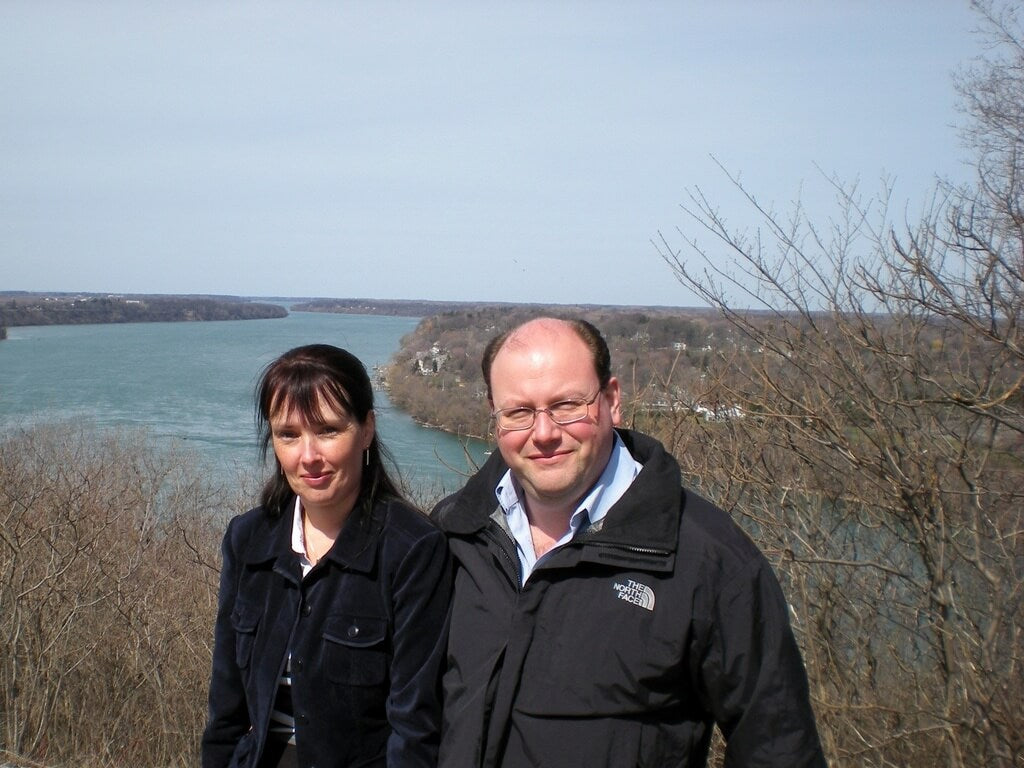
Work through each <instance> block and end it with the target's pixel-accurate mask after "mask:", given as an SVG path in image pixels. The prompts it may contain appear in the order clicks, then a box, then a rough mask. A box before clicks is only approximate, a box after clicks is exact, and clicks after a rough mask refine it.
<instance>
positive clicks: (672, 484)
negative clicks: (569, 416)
mask: <svg viewBox="0 0 1024 768" xmlns="http://www.w3.org/2000/svg"><path fill="white" fill-rule="evenodd" d="M616 431H617V432H618V433H619V437H621V438H622V441H623V442H624V443H625V445H626V448H627V449H628V450H629V452H630V454H632V456H633V458H634V459H636V460H637V461H638V462H639V463H640V464H642V465H643V469H642V470H641V472H640V474H639V475H637V477H636V479H635V480H634V481H633V484H632V485H631V486H630V487H629V488H628V489H627V491H626V493H625V494H624V495H623V496H622V498H621V499H619V500H618V502H616V503H615V505H614V506H613V507H612V508H611V509H610V510H609V511H608V515H607V516H606V517H605V519H604V521H603V523H602V525H601V526H599V527H595V528H593V529H591V530H590V531H588V532H586V533H585V534H584V537H585V540H586V541H588V542H591V541H592V542H594V543H601V544H610V545H622V546H628V547H632V548H649V549H652V550H658V551H662V552H674V551H675V550H676V547H677V544H678V538H679V519H680V515H681V503H680V498H681V494H682V480H681V475H680V472H679V465H678V464H677V463H676V461H675V459H673V458H672V457H671V456H670V455H669V454H668V452H667V451H666V450H665V448H664V447H663V446H662V445H661V443H659V442H658V441H657V440H655V439H654V438H652V437H649V436H647V435H644V434H642V433H640V432H634V431H632V430H626V429H619V430H616ZM507 469H508V467H507V466H506V464H505V461H504V460H503V459H502V458H501V454H500V452H499V451H497V450H495V451H494V452H493V453H492V455H491V457H490V459H488V460H487V462H486V463H485V464H484V465H483V467H481V468H480V470H479V471H478V472H477V473H476V474H475V475H473V476H472V477H471V478H470V479H469V481H468V482H467V483H466V485H465V487H464V488H463V489H462V490H461V491H459V492H458V493H456V494H454V495H453V496H450V497H448V498H447V499H445V500H444V501H442V502H441V503H440V504H439V505H438V507H437V510H436V511H435V515H434V517H435V519H436V520H437V522H438V524H439V525H440V526H441V527H442V528H443V529H444V530H445V531H447V532H448V533H450V534H454V535H472V534H474V533H477V532H478V531H480V530H482V529H483V528H485V527H486V526H487V524H488V522H489V521H490V516H491V513H492V512H493V511H494V508H495V504H496V502H495V499H494V487H495V485H497V483H498V480H500V479H501V476H502V475H503V474H504V473H505V471H506V470H507Z"/></svg>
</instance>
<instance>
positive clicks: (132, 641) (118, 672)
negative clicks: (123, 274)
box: [0, 424, 244, 766]
mask: <svg viewBox="0 0 1024 768" xmlns="http://www.w3.org/2000/svg"><path fill="white" fill-rule="evenodd" d="M194 466H195V465H194V463H193V461H192V460H191V459H190V458H189V457H187V456H182V455H175V454H173V453H170V452H167V451H160V450H157V449H155V448H153V447H152V446H151V445H149V444H147V443H146V441H145V439H144V437H143V436H141V435H139V434H101V433H99V432H97V431H95V430H91V429H89V428H88V427H85V426H82V425H67V424H60V425H54V426H49V427H34V428H31V429H27V430H18V431H14V432H10V433H8V434H5V435H3V436H0V755H9V756H11V757H12V758H13V757H15V756H16V757H18V758H19V759H20V760H23V761H37V762H39V763H44V764H46V765H50V766H54V765H76V766H91V765H96V766H101V765H102V766H146V765H152V766H157V765H159V766H170V765H191V764H194V763H195V760H196V755H197V754H198V735H199V732H200V729H201V726H202V722H203V718H204V717H205V692H206V686H207V681H208V675H209V664H210V648H209V644H210V642H211V637H212V629H211V628H212V617H213V614H214V612H215V608H216V605H215V603H216V589H217V571H218V568H219V557H218V550H217V546H218V542H219V537H220V533H221V531H222V530H223V523H224V520H225V517H226V516H227V515H228V514H230V513H233V512H237V511H239V508H240V505H242V504H244V502H241V501H236V500H230V499H228V498H226V494H225V493H224V492H223V491H221V492H217V491H214V490H212V488H211V486H210V484H209V483H208V482H207V480H206V479H205V478H202V477H199V476H197V475H198V472H197V471H196V470H195V469H191V468H192V467H194Z"/></svg>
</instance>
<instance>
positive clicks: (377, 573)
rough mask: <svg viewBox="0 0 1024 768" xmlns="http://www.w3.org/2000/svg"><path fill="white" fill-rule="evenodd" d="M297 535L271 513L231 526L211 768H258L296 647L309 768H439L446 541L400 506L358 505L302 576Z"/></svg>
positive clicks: (297, 705)
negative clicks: (367, 509)
mask: <svg viewBox="0 0 1024 768" xmlns="http://www.w3.org/2000/svg"><path fill="white" fill-rule="evenodd" d="M289 509H290V507H289ZM291 528H292V515H291V514H290V512H289V513H286V514H283V515H281V516H279V517H276V518H272V517H270V516H269V515H267V514H266V513H265V512H264V511H263V509H261V508H257V509H254V510H251V511H249V512H247V513H246V514H244V515H239V516H238V517H236V518H234V519H233V520H232V521H231V523H230V524H229V525H228V529H227V533H226V534H225V536H224V544H223V557H224V561H223V567H222V570H221V585H220V597H219V607H218V611H217V625H216V633H215V642H214V651H213V674H212V677H211V682H210V709H209V718H208V721H207V726H206V730H205V732H204V734H203V743H202V764H203V768H224V767H226V766H231V767H232V768H235V766H238V767H239V768H242V767H251V766H255V765H257V763H258V762H259V758H260V755H261V754H262V751H263V747H264V744H265V741H266V734H267V726H268V721H269V717H270V712H271V708H272V705H273V702H274V696H275V694H276V693H277V687H278V677H279V675H280V674H281V671H282V669H283V667H284V663H285V659H286V654H287V652H288V650H289V649H291V652H292V700H293V707H294V711H295V721H296V722H295V729H296V745H297V750H298V758H299V765H300V766H316V768H332V767H340V766H360V767H361V768H362V767H364V766H388V768H396V767H397V766H409V767H410V768H411V767H413V766H415V767H416V768H427V766H434V765H435V764H436V758H437V741H438V728H439V725H440V706H439V696H440V675H441V671H442V664H443V661H444V647H445V638H446V617H447V611H448V604H449V598H450V594H451V572H450V570H451V566H450V561H449V557H448V551H447V545H446V542H445V539H444V535H443V534H442V533H441V532H440V531H439V530H437V527H436V526H435V525H433V524H432V523H431V522H430V520H428V519H427V518H426V516H425V515H423V514H421V513H420V512H417V511H416V510H414V509H412V508H411V507H408V506H406V505H404V504H402V503H399V502H389V503H382V504H378V505H377V506H376V507H375V508H374V510H373V514H372V515H364V514H362V512H361V511H360V510H359V507H357V508H356V510H354V511H353V514H352V517H351V518H350V519H349V520H348V521H347V522H346V524H345V527H344V528H343V529H342V531H341V534H340V535H339V537H338V539H337V541H336V542H335V544H334V547H333V548H332V549H331V551H330V552H329V553H328V554H327V555H326V556H325V557H324V558H323V559H322V560H321V561H320V562H319V563H317V565H316V566H315V567H314V568H313V570H312V571H310V573H309V575H308V576H307V577H306V578H305V579H303V578H302V572H301V569H300V567H299V561H298V556H297V555H296V554H295V553H294V552H293V551H292V549H291Z"/></svg>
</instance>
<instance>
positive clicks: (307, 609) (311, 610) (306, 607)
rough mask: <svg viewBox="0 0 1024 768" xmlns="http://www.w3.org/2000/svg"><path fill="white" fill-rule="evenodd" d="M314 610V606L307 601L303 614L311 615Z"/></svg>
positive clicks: (303, 607)
mask: <svg viewBox="0 0 1024 768" xmlns="http://www.w3.org/2000/svg"><path fill="white" fill-rule="evenodd" d="M312 612H313V608H312V607H311V606H310V604H309V603H306V604H305V605H304V606H302V615H303V616H309V614H311V613H312Z"/></svg>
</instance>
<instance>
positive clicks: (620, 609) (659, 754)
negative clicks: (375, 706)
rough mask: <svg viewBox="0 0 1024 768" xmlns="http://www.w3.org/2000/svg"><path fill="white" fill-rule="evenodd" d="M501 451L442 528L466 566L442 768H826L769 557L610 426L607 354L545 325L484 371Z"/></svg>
mask: <svg viewBox="0 0 1024 768" xmlns="http://www.w3.org/2000/svg"><path fill="white" fill-rule="evenodd" d="M482 367H483V373H484V380H485V382H486V384H487V390H488V398H489V401H490V404H491V409H492V412H493V416H494V419H495V433H496V437H497V442H498V449H499V451H498V453H496V454H495V455H494V456H492V457H491V459H490V460H488V461H487V463H486V464H485V465H484V466H483V467H482V468H481V469H480V471H479V472H478V473H477V474H476V475H474V476H473V477H472V478H470V480H469V482H468V483H467V484H466V486H465V488H463V489H462V491H460V492H459V493H457V494H455V495H454V496H451V497H449V498H448V499H445V500H444V501H442V502H441V503H440V504H439V505H438V507H437V508H436V509H435V510H434V518H435V519H436V520H437V521H438V522H439V523H440V525H441V526H442V527H443V528H444V529H445V530H446V532H447V533H448V536H449V543H450V546H451V551H452V554H453V555H454V557H455V559H456V561H457V563H458V570H457V575H456V585H455V594H454V597H453V604H452V623H451V639H450V642H449V651H448V664H449V668H448V671H447V673H446V675H445V681H444V694H445V699H444V705H445V714H444V728H443V732H442V744H441V762H440V764H441V765H442V766H443V767H444V768H473V767H477V766H485V767H486V768H499V767H500V768H526V767H527V766H531V767H532V766H545V767H550V768H571V767H572V766H587V768H598V767H599V766H608V768H612V767H614V768H630V767H632V766H651V767H652V768H653V767H656V768H661V767H662V766H665V767H667V766H671V767H672V768H684V767H686V768H688V767H690V766H703V765H705V763H706V760H707V754H708V746H709V741H710V738H711V731H712V724H713V723H717V724H718V725H719V727H720V728H721V730H722V732H723V733H724V734H725V737H726V739H727V759H726V765H729V766H779V767H780V768H781V767H783V766H784V767H785V768H801V767H804V766H815V767H817V766H823V765H825V760H824V757H823V756H822V752H821V747H820V744H819V740H818V735H817V731H816V728H815V725H814V717H813V713H812V711H811V707H810V703H809V700H808V689H807V680H806V675H805V672H804V668H803V664H802V661H801V659H800V654H799V651H798V649H797V646H796V643H795V641H794V638H793V634H792V631H791V629H790V626H789V621H788V615H787V606H786V603H785V600H784V599H783V596H782V593H781V590H780V588H779V585H778V582H777V580H776V578H775V576H774V574H773V573H772V571H771V568H770V566H769V565H768V562H767V561H766V560H765V558H764V556H763V555H762V554H761V553H760V552H759V551H758V549H757V548H756V547H755V546H754V544H753V543H752V542H751V541H750V540H749V539H748V538H747V537H746V536H745V535H744V534H743V533H742V532H741V531H740V529H739V528H738V527H737V526H736V525H735V524H734V523H733V522H732V521H731V520H730V518H729V517H728V516H727V515H726V514H725V513H724V512H722V511H721V510H719V509H717V508H716V507H714V506H713V505H711V504H710V503H709V502H707V501H705V500H704V499H702V498H700V497H699V496H697V495H695V494H694V493H692V492H690V491H688V490H685V489H683V488H682V486H681V478H680V471H679V466H678V464H677V463H676V462H675V460H674V459H673V458H672V457H671V456H670V455H669V454H668V453H667V452H666V451H665V450H664V448H663V447H662V446H661V444H660V443H658V442H657V441H655V440H653V439H651V438H650V437H647V436H645V435H642V434H639V433H635V432H630V431H627V430H617V429H616V427H617V426H618V424H619V422H620V419H621V403H620V390H619V383H618V381H617V380H616V379H615V378H614V377H613V376H612V375H611V362H610V356H609V352H608V347H607V344H606V343H605V341H604V339H603V338H602V337H601V335H600V333H599V332H598V331H597V329H596V328H594V327H593V326H592V325H590V324H589V323H586V322H582V321H575V320H574V321H565V320H557V319H553V318H540V319H536V320H532V321H530V322H527V323H524V324H523V325H521V326H519V327H517V328H515V329H513V330H512V331H510V332H508V333H506V334H503V335H501V336H498V337H497V338H495V339H494V340H492V341H491V343H490V344H489V345H488V347H487V349H486V350H485V352H484V359H483V366H482Z"/></svg>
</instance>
